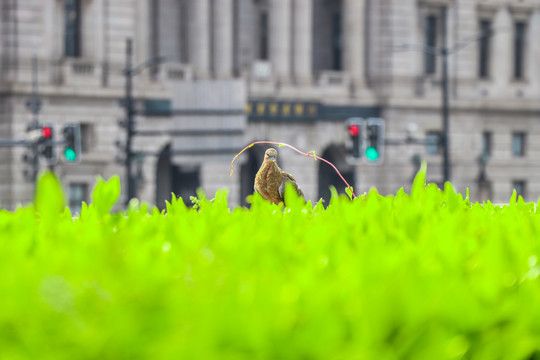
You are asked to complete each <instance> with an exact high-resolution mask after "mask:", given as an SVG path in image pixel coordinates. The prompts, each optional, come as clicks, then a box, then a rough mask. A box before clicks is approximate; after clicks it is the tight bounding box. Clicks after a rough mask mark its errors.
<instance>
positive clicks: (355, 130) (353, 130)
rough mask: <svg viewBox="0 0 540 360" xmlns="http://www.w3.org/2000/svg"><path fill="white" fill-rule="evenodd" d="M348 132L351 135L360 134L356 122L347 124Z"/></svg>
mask: <svg viewBox="0 0 540 360" xmlns="http://www.w3.org/2000/svg"><path fill="white" fill-rule="evenodd" d="M349 134H351V136H358V135H359V134H360V127H359V126H358V125H357V124H351V125H349Z"/></svg>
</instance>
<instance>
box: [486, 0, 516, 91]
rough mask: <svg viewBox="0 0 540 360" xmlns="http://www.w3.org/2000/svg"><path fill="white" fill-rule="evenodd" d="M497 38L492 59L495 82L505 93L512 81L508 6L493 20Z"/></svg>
mask: <svg viewBox="0 0 540 360" xmlns="http://www.w3.org/2000/svg"><path fill="white" fill-rule="evenodd" d="M493 29H494V30H495V34H496V35H495V36H493V37H492V39H493V50H492V51H491V54H490V55H491V56H490V59H491V61H492V62H493V63H492V65H493V67H492V70H493V71H492V72H491V73H492V74H493V81H494V83H495V85H496V87H497V90H499V91H505V90H506V88H507V86H508V83H509V82H510V80H511V79H512V69H513V66H512V55H511V54H512V52H511V51H509V49H512V48H513V47H512V36H513V31H512V29H513V26H512V16H511V15H510V12H509V10H508V8H507V7H506V6H502V7H501V8H500V9H499V11H497V14H495V18H494V20H493Z"/></svg>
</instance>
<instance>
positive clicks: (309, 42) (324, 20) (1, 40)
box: [0, 0, 540, 208]
mask: <svg viewBox="0 0 540 360" xmlns="http://www.w3.org/2000/svg"><path fill="white" fill-rule="evenodd" d="M82 3H83V20H82V44H83V50H82V57H81V58H78V59H65V58H63V56H62V54H63V46H64V45H63V31H64V30H63V21H64V14H63V8H62V2H60V1H54V0H44V1H41V2H35V1H34V2H29V1H20V2H18V7H17V8H14V7H13V6H14V5H13V4H14V2H11V1H8V2H6V3H5V4H4V5H3V6H2V7H1V9H0V11H1V19H2V24H1V29H2V31H0V65H1V69H2V71H1V72H0V89H1V90H2V91H3V93H4V94H5V95H4V96H3V97H2V99H0V136H1V137H2V138H18V137H21V136H24V134H25V131H24V130H25V127H26V125H27V124H28V123H29V122H30V120H31V114H30V113H29V112H28V110H27V109H26V107H25V103H26V100H27V99H28V98H29V96H30V95H31V91H32V87H31V77H32V76H31V66H30V61H31V58H32V57H33V56H37V57H38V60H39V91H40V95H41V98H42V101H43V108H42V112H41V114H40V121H41V122H42V123H51V124H53V125H54V126H55V128H56V137H57V138H59V137H60V133H59V131H60V129H61V127H62V125H63V124H65V123H68V122H83V123H87V124H91V129H92V139H93V141H92V143H91V146H90V149H89V151H88V153H85V154H83V155H84V156H83V159H82V161H81V163H80V164H78V165H69V166H68V165H63V164H62V163H59V164H58V165H57V166H56V167H55V171H56V173H57V174H58V175H59V176H60V178H61V180H62V181H63V183H64V185H65V186H66V189H67V187H68V186H69V183H70V182H77V183H81V182H82V183H87V184H89V188H90V189H91V187H92V185H93V183H94V179H95V177H96V176H97V175H101V176H104V177H109V176H111V175H113V174H119V175H121V178H122V182H123V183H124V171H125V170H124V167H123V166H122V165H119V164H117V163H116V162H115V157H116V155H117V154H119V151H118V149H117V148H116V147H115V145H114V142H115V141H116V140H123V139H124V136H125V135H124V130H123V129H122V128H120V127H119V126H118V125H117V120H118V119H119V118H121V117H122V116H123V114H124V110H123V109H122V108H121V107H120V106H119V104H118V99H119V98H121V97H122V96H123V95H124V83H125V78H124V76H123V74H122V69H123V67H124V62H125V41H126V38H128V37H131V38H133V39H134V64H140V63H142V62H144V61H146V60H147V59H149V58H151V57H153V56H156V55H171V56H170V58H169V63H168V64H166V65H163V66H161V68H160V70H159V72H158V73H157V76H156V77H155V78H153V79H152V78H151V77H150V76H149V71H148V70H144V71H143V72H142V73H141V74H139V75H138V76H137V77H136V78H135V79H134V93H135V96H136V97H138V98H145V99H171V100H172V104H173V108H177V109H182V108H183V109H213V110H219V109H239V108H242V107H243V106H244V104H245V103H246V102H247V101H248V99H252V98H273V99H278V100H279V99H292V100H310V101H316V102H320V103H323V104H326V105H334V106H353V105H354V106H366V107H367V106H380V107H381V109H382V117H383V118H384V119H385V121H386V130H387V133H386V137H387V138H389V139H403V138H404V137H405V135H406V130H407V128H408V126H409V124H410V123H415V124H416V125H417V127H418V131H417V134H416V135H417V136H418V137H423V136H424V135H425V133H426V131H430V130H438V129H440V128H441V115H440V104H441V91H440V77H441V73H440V63H438V64H437V73H436V74H435V75H433V76H425V75H424V74H423V61H424V56H423V54H422V53H421V52H419V51H412V50H411V49H409V51H402V50H403V48H401V50H400V48H399V47H400V46H402V45H405V46H409V48H414V47H415V46H416V47H417V48H418V46H420V45H422V44H423V41H424V38H423V37H424V33H423V31H424V30H423V25H422V24H423V20H424V16H425V15H426V14H427V13H428V12H430V11H431V12H437V11H438V9H439V7H440V5H441V4H447V5H448V6H449V8H448V43H449V45H451V44H455V43H458V42H460V41H462V40H464V39H469V38H471V37H474V35H475V34H477V32H478V30H479V28H478V23H479V19H480V17H482V18H488V19H491V21H492V24H493V27H494V28H495V30H496V33H495V35H494V36H493V37H492V38H491V53H490V55H491V56H490V58H491V61H492V63H491V69H490V74H491V75H490V77H489V78H488V79H486V80H481V81H480V80H478V74H477V72H478V64H477V62H478V43H471V44H470V45H467V46H465V47H463V49H461V50H459V52H456V53H455V54H453V55H451V56H450V57H449V75H450V89H451V92H450V94H451V107H452V111H451V118H450V121H451V124H450V134H451V137H450V141H451V143H450V144H451V160H452V180H453V182H454V184H455V185H456V187H457V188H458V190H460V191H465V188H467V187H469V188H470V190H471V197H472V198H473V199H475V198H480V195H479V194H478V192H477V185H476V177H477V176H478V164H477V160H476V159H477V156H478V155H479V153H480V151H481V136H482V132H483V131H491V132H492V133H493V138H492V147H493V149H492V151H493V153H492V156H491V159H490V160H489V162H488V165H487V175H488V178H489V179H490V180H491V181H492V195H493V200H494V201H496V202H504V201H506V200H507V199H508V197H509V195H510V193H511V186H512V181H515V180H525V181H526V182H527V198H528V200H536V198H537V197H538V195H540V180H539V175H540V164H538V163H537V159H538V158H539V157H540V145H538V143H539V142H538V140H539V139H538V138H539V136H540V127H539V126H538V124H537V123H538V116H539V115H538V114H540V101H539V98H540V42H538V41H537V37H538V36H537V35H538V33H539V32H540V1H538V0H523V1H518V0H490V1H471V0H457V1H446V0H422V1H415V0H342V1H341V4H342V5H341V6H342V23H343V39H342V45H343V53H342V56H343V71H338V72H335V71H329V69H328V64H329V63H330V60H329V58H328V57H329V56H330V54H329V53H328V51H327V50H328V47H326V48H323V47H322V46H323V45H324V44H323V42H324V41H326V40H328V39H326V38H318V37H317V36H316V35H317V34H319V33H321V34H328V33H329V30H330V28H329V27H330V26H331V24H330V22H329V21H328V20H329V17H328V16H325V14H324V11H323V10H324V9H325V8H323V6H325V5H324V4H325V3H326V2H324V1H320V0H267V1H258V2H254V1H252V0H214V1H212V0H182V1H172V0H160V1H159V6H158V17H159V22H158V25H159V26H158V28H159V37H158V44H157V47H156V43H155V36H154V35H155V34H152V29H153V28H154V26H153V24H152V19H151V16H150V15H151V10H152V9H153V8H152V2H151V1H150V0H114V1H106V0H90V1H83V2H82ZM260 8H264V9H267V11H268V14H269V31H270V33H269V47H270V51H269V61H268V64H262V68H261V67H259V68H258V71H260V70H261V69H262V70H265V69H266V68H265V67H264V66H269V67H268V68H267V70H268V71H269V74H268V76H266V77H265V76H262V77H260V78H259V77H258V76H260V75H261V74H260V73H259V74H256V73H255V71H254V68H255V67H256V66H255V65H257V64H256V63H257V62H258V60H259V59H258V54H259V43H258V41H259V40H258V31H259V24H258V21H259V9H260ZM234 9H237V13H236V14H235V13H234ZM182 11H185V12H187V14H186V13H182ZM182 19H188V20H189V23H187V24H182V23H181V21H183V20H182ZM517 19H519V20H522V21H525V22H526V23H527V41H526V58H525V81H514V80H513V78H512V77H513V72H512V66H513V60H512V51H513V50H512V46H513V33H512V31H513V24H514V21H516V20H517ZM181 29H187V38H186V39H184V38H182V36H185V35H186V34H183V35H182V34H181V33H182V31H181ZM315 29H316V30H315ZM183 41H187V43H183ZM325 49H326V50H325ZM235 50H236V51H238V53H234V51H235ZM398 50H399V51H398ZM156 51H157V53H156ZM183 51H187V52H188V54H182V52H183ZM188 55H189V56H188ZM186 58H188V59H189V63H183V64H181V62H182V59H186ZM321 64H323V65H321ZM263 72H264V71H263ZM263 75H264V74H263ZM344 120H345V119H343V121H325V119H319V121H317V122H315V123H314V124H309V123H286V122H285V123H271V122H262V123H261V122H257V123H255V122H253V123H251V122H248V121H247V119H246V117H245V116H242V115H234V116H226V117H224V116H208V115H206V116H185V115H182V116H180V115H175V116H172V117H148V118H145V117H144V116H137V120H136V121H137V128H139V129H146V130H153V131H157V132H158V133H157V134H154V135H152V136H146V137H136V138H135V140H134V149H135V150H137V151H143V152H144V153H145V158H144V161H143V163H142V168H143V173H144V179H143V181H142V182H141V183H140V187H139V189H138V191H139V196H140V198H141V199H142V200H144V201H147V202H149V203H151V204H153V203H154V201H155V196H156V178H157V174H156V171H157V155H158V154H159V153H160V152H161V151H162V149H163V148H164V147H165V146H166V145H167V144H172V147H173V153H174V151H176V153H175V155H173V158H172V161H173V164H174V165H186V164H187V165H189V164H191V165H196V166H198V167H199V168H200V178H201V185H202V187H203V188H205V190H206V191H207V193H208V194H209V195H213V193H214V192H215V191H216V190H217V189H218V188H221V187H227V188H229V190H230V203H231V205H236V204H238V201H239V187H240V184H239V183H240V177H239V170H238V169H239V166H240V165H241V164H242V162H244V161H246V159H245V158H243V157H241V158H239V159H238V160H237V164H236V166H238V169H237V173H236V174H235V175H234V176H233V177H230V176H229V165H230V161H231V160H232V157H233V156H234V155H235V152H234V150H235V149H237V150H239V149H241V148H243V147H244V146H245V145H247V144H248V143H249V142H250V141H253V140H260V139H267V140H274V141H279V142H286V143H289V144H291V145H294V146H296V147H298V148H299V149H301V150H304V151H311V150H315V151H316V152H317V153H318V154H322V153H323V152H324V151H325V149H327V148H328V147H329V146H331V145H343V144H345V143H346V141H347V134H346V132H345V126H344ZM216 129H223V130H225V131H229V130H235V129H240V130H241V132H240V133H234V134H233V135H227V136H218V135H215V134H210V133H209V134H204V133H201V134H199V135H197V136H186V135H178V133H175V131H179V130H189V131H193V130H196V131H203V132H204V131H207V130H212V131H213V130H216ZM515 131H522V132H526V133H527V140H526V141H527V150H526V155H525V156H524V157H523V158H514V157H513V156H512V153H511V136H512V132H515ZM204 149H206V150H208V149H210V150H212V151H210V152H205V151H202V150H204ZM384 151H385V160H384V162H383V163H382V164H381V165H376V166H369V165H365V164H355V165H352V166H354V168H355V175H356V184H355V189H356V192H357V194H358V193H362V192H364V191H368V190H369V188H370V187H371V186H377V187H378V189H379V191H380V192H381V193H392V192H395V191H397V190H398V189H399V188H400V187H402V186H404V187H405V188H406V189H408V186H410V180H411V178H412V175H413V173H414V165H413V163H412V161H411V158H412V157H413V156H414V155H415V154H419V155H420V156H421V157H423V158H425V159H426V160H427V161H428V180H431V181H440V180H441V173H442V171H441V166H442V165H441V156H439V155H427V153H426V149H425V146H423V145H407V146H387V147H386V148H385V150H384ZM23 152H24V149H23V148H11V149H9V148H2V149H0V160H1V161H0V180H1V181H0V202H1V203H2V206H3V207H7V208H14V207H15V206H16V205H17V204H19V203H27V202H28V201H30V200H31V198H32V192H33V186H32V184H31V183H28V182H26V181H25V180H24V178H23V169H24V167H26V166H27V165H24V164H22V162H21V156H22V154H23ZM190 152H191V153H190ZM190 154H191V155H190ZM280 159H281V161H282V163H281V164H282V166H283V167H284V168H285V169H286V170H287V171H290V172H291V173H293V174H294V175H295V176H296V177H297V180H298V182H299V183H300V184H301V186H302V188H303V190H304V192H305V194H306V196H307V197H308V198H309V199H311V200H317V197H318V178H317V177H318V166H319V164H318V163H317V162H315V161H313V160H312V159H308V158H304V157H302V156H300V155H298V154H296V153H294V152H292V151H290V150H288V149H280ZM42 168H44V166H42ZM122 201H123V199H122Z"/></svg>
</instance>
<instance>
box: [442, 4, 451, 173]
mask: <svg viewBox="0 0 540 360" xmlns="http://www.w3.org/2000/svg"><path fill="white" fill-rule="evenodd" d="M441 12H442V15H441V17H442V19H443V26H442V41H443V44H442V49H441V55H442V78H441V96H442V99H441V104H442V105H441V117H442V136H441V144H442V148H443V154H442V155H443V181H444V182H447V181H450V149H449V147H450V143H449V140H450V136H449V130H448V127H449V122H448V119H449V117H450V114H449V111H450V109H449V98H448V54H449V53H450V50H449V49H448V44H447V34H446V24H447V21H446V6H443V7H442V10H441Z"/></svg>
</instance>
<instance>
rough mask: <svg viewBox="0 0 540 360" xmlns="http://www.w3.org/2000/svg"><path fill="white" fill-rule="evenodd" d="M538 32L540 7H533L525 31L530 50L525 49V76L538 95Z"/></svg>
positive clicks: (539, 92) (539, 52)
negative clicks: (527, 29)
mask: <svg viewBox="0 0 540 360" xmlns="http://www.w3.org/2000/svg"><path fill="white" fill-rule="evenodd" d="M538 34H540V9H535V10H534V12H533V14H532V16H531V20H530V22H529V31H528V32H527V44H530V51H527V53H528V55H527V67H526V69H525V74H526V76H528V77H529V81H530V84H531V85H532V88H533V93H534V94H536V96H538V95H540V43H539V42H538V40H537V36H538Z"/></svg>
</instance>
